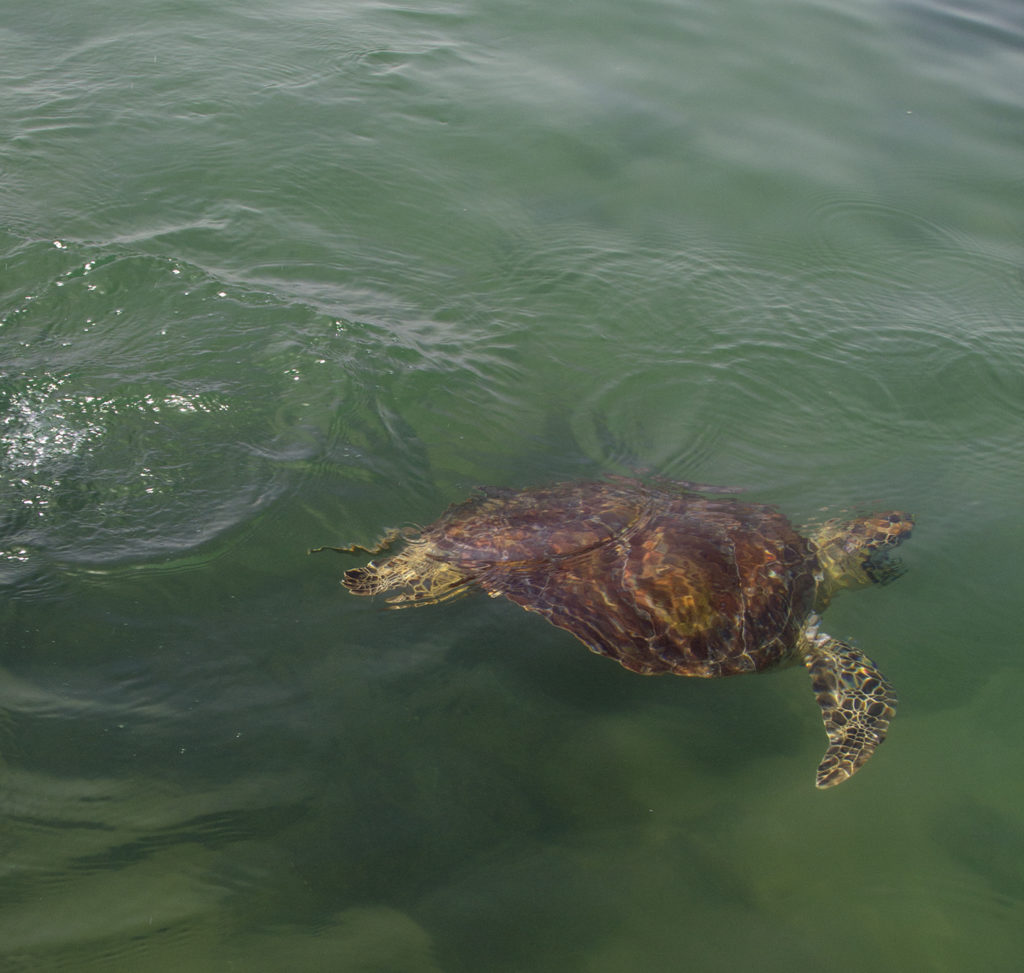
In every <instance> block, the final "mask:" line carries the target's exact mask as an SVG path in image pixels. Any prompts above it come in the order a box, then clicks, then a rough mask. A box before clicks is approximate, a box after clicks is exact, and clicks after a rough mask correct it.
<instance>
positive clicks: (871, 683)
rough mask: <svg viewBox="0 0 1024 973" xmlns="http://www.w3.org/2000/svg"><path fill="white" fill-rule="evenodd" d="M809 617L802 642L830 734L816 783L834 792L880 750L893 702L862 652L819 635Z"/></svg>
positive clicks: (888, 689) (889, 690) (887, 687)
mask: <svg viewBox="0 0 1024 973" xmlns="http://www.w3.org/2000/svg"><path fill="white" fill-rule="evenodd" d="M817 622H818V619H817V617H816V616H812V617H811V618H810V620H809V622H808V624H807V626H806V627H805V629H804V631H803V633H802V637H801V643H800V649H801V651H802V653H803V661H804V665H805V666H806V667H807V671H808V672H809V673H810V675H811V683H812V685H813V687H814V696H815V698H816V699H817V700H818V705H819V706H820V707H821V716H822V719H823V720H824V722H825V732H826V733H827V734H828V740H829V748H828V750H826V751H825V756H824V757H822V760H821V763H820V764H819V765H818V774H817V779H816V781H815V783H816V785H817V786H818V787H819V788H825V787H834V786H835V785H836V784H841V783H842V782H843V781H844V780H847V779H848V778H849V777H852V776H853V775H854V774H855V773H856V772H857V771H858V770H859V769H860V768H861V767H862V766H863V765H864V763H865V762H866V761H867V760H868V758H869V757H870V756H871V755H872V754H873V753H874V752H875V750H877V749H878V746H879V745H880V744H881V742H882V741H883V740H884V739H885V735H886V733H887V732H888V729H889V721H890V720H891V719H892V718H893V716H894V715H895V713H896V705H897V702H898V700H897V698H896V694H895V692H893V688H892V686H890V685H889V683H888V682H887V681H886V679H885V676H883V675H882V673H881V672H879V671H878V667H877V666H876V665H875V664H874V662H872V661H871V660H870V659H869V658H868V657H867V656H866V655H864V653H863V652H861V651H859V650H858V649H855V648H854V647H853V646H852V645H848V644H847V643H846V642H841V641H839V639H834V638H832V637H831V636H830V635H825V634H823V633H820V632H819V631H818V626H817Z"/></svg>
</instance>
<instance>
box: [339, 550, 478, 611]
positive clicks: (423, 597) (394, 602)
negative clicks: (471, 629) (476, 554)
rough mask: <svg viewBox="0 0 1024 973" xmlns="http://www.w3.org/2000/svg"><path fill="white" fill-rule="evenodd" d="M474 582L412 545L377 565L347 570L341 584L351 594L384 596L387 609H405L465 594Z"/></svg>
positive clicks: (469, 577) (459, 571)
mask: <svg viewBox="0 0 1024 973" xmlns="http://www.w3.org/2000/svg"><path fill="white" fill-rule="evenodd" d="M474 580H475V579H474V576H473V575H472V573H470V572H468V571H465V570H462V569H460V568H459V567H458V566H457V565H454V564H447V563H445V562H444V561H437V560H434V559H433V558H431V557H430V556H429V555H428V554H427V553H426V552H425V550H424V548H423V547H422V546H421V545H418V544H415V543H413V544H412V545H410V546H409V547H407V548H406V549H405V550H404V551H402V552H401V553H400V554H396V555H395V556H394V557H392V558H388V560H386V561H382V562H381V563H380V564H378V563H376V562H375V561H371V562H370V563H369V564H367V565H365V566H364V567H361V568H349V570H348V571H346V572H345V574H344V575H343V577H342V579H341V583H342V584H343V585H344V586H345V587H346V588H347V589H348V590H349V591H351V592H352V594H354V595H379V594H388V595H389V597H388V599H387V602H388V607H389V608H408V607H410V606H412V605H435V604H437V603H438V602H441V601H448V599H450V598H456V597H458V596H459V595H462V594H465V592H466V591H467V590H468V589H469V586H470V585H471V584H472V583H473V581H474Z"/></svg>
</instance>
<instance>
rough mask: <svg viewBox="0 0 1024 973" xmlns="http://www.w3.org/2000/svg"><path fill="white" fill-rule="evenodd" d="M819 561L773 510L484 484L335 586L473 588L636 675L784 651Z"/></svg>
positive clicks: (429, 593) (749, 662) (725, 666)
mask: <svg viewBox="0 0 1024 973" xmlns="http://www.w3.org/2000/svg"><path fill="white" fill-rule="evenodd" d="M817 567H818V564H817V560H816V558H815V556H814V554H813V551H812V549H811V545H810V544H809V543H808V541H806V540H805V539H804V538H803V537H801V536H800V535H799V534H797V532H796V531H795V530H794V529H793V527H792V526H791V525H790V523H789V521H788V520H787V519H786V518H785V517H784V516H783V515H782V514H780V513H779V512H778V511H776V510H774V509H773V508H772V507H768V506H764V505H761V504H753V503H743V502H740V501H738V500H734V499H728V498H718V497H715V498H709V497H705V496H702V495H700V494H697V493H692V492H690V491H688V490H686V489H684V488H677V487H672V486H650V485H647V484H642V483H639V482H635V481H626V480H618V481H599V482H587V483H565V484H557V485H555V486H552V487H547V488H542V489H535V490H523V491H513V490H487V491H485V492H484V493H482V494H481V495H480V496H476V497H473V498H471V499H469V500H467V501H465V502H464V503H461V504H458V505H456V506H454V507H452V508H451V509H450V510H449V511H448V512H447V513H446V514H445V515H444V516H442V517H441V518H440V519H439V520H438V521H436V522H435V523H434V524H432V525H431V526H429V527H428V528H426V529H425V530H424V531H423V532H422V534H421V535H420V536H419V537H418V538H417V539H415V540H413V541H412V542H411V543H410V545H409V547H408V548H407V549H406V551H404V552H402V553H401V554H399V555H397V556H396V557H395V558H392V559H390V560H388V561H385V562H383V563H381V564H380V565H379V566H378V565H375V564H374V565H370V566H368V567H367V568H364V569H355V570H354V571H352V572H350V573H349V575H347V576H346V580H345V584H346V586H347V587H349V588H350V589H351V590H353V591H355V592H356V593H371V591H372V590H379V591H383V590H387V589H390V590H392V591H395V590H397V591H398V592H399V595H398V597H397V598H393V599H392V600H393V601H396V602H398V603H400V604H401V603H410V602H414V601H417V600H421V601H435V600H440V599H441V598H444V597H447V594H446V593H445V591H443V590H441V589H442V587H446V588H447V589H448V590H455V589H457V588H461V587H463V586H466V585H470V584H476V585H479V586H480V587H481V588H483V589H484V590H485V591H487V592H488V593H489V594H491V595H493V596H498V595H504V596H505V597H506V598H508V599H510V600H511V601H514V602H515V603H516V604H518V605H521V606H522V607H523V608H525V609H527V610H528V611H532V612H537V613H539V614H541V615H544V616H545V617H546V618H548V619H549V620H550V621H551V622H552V623H553V624H555V625H557V626H558V627H559V628H563V629H565V630H566V631H568V632H571V633H572V634H573V635H575V636H576V637H577V638H578V639H579V640H580V641H582V642H583V643H584V644H585V645H586V646H587V647H588V648H590V649H591V650H592V651H594V652H597V653H599V654H601V655H605V656H609V657H611V658H614V659H616V660H617V661H618V662H619V663H621V664H622V665H623V666H625V667H626V668H627V669H631V670H633V671H634V672H640V673H650V674H654V673H662V672H672V673H676V674H677V675H688V676H726V675H733V674H736V673H741V672H754V671H758V670H761V669H765V668H767V667H769V666H773V665H776V664H778V663H780V662H782V661H788V660H789V659H790V658H791V657H792V655H793V652H794V647H795V646H796V643H797V637H798V634H799V632H800V628H801V626H802V624H803V622H804V621H805V620H806V618H807V616H808V614H809V613H810V611H811V609H812V607H813V602H814V592H815V578H814V574H815V571H816V570H817ZM407 579H408V580H407ZM424 581H426V586H425V587H424V584H423V582H424ZM417 585H418V586H419V587H418V591H417V590H416V588H417ZM403 591H404V592H405V593H404V594H403V593H402V592H403Z"/></svg>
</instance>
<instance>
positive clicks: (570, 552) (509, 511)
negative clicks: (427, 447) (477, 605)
mask: <svg viewBox="0 0 1024 973" xmlns="http://www.w3.org/2000/svg"><path fill="white" fill-rule="evenodd" d="M646 507H647V497H646V496H645V495H643V494H639V493H638V492H637V491H636V490H635V489H625V488H622V487H620V488H616V487H615V486H613V485H610V484H608V483H572V484H561V485H559V486H556V487H549V488H547V489H540V490H528V491H518V490H503V489H497V488H493V487H490V488H487V489H486V490H485V491H482V492H481V495H479V496H475V497H471V498H470V499H469V500H466V501H464V502H463V503H460V504H456V505H455V506H453V507H451V508H450V509H449V510H448V512H447V513H445V515H444V516H443V517H441V519H440V520H439V521H437V522H436V523H435V524H434V525H433V526H431V527H430V528H429V529H428V530H427V531H426V532H425V533H424V534H423V540H425V541H427V542H428V543H429V544H430V546H431V549H432V556H433V557H435V558H437V559H439V560H446V561H450V562H454V563H458V564H481V563H515V562H527V561H538V560H553V559H558V558H560V557H566V556H576V555H578V554H580V553H581V552H582V551H587V550H591V549H593V548H596V547H599V546H601V545H602V544H606V543H608V542H609V541H612V540H614V539H615V538H617V537H619V536H621V535H622V534H623V533H625V532H626V531H628V530H629V529H630V528H631V527H633V526H634V525H635V524H636V523H637V522H638V521H639V519H640V518H641V517H642V516H643V515H644V513H645V511H646Z"/></svg>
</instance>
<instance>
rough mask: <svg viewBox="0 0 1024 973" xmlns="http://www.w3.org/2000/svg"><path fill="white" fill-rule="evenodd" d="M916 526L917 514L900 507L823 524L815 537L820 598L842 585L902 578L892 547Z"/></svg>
mask: <svg viewBox="0 0 1024 973" xmlns="http://www.w3.org/2000/svg"><path fill="white" fill-rule="evenodd" d="M913 527H914V518H913V517H912V516H911V515H910V514H907V513H902V512H900V511H898V510H891V511H888V512H886V513H877V514H871V515H870V516H868V517H857V518H855V519H854V520H830V521H828V522H826V523H824V524H822V526H821V527H820V528H819V529H818V530H817V531H816V532H815V533H814V535H813V536H812V538H811V540H812V541H813V542H814V545H815V548H816V549H817V556H818V563H819V564H820V565H821V571H822V579H821V585H822V587H821V589H819V590H820V592H821V594H820V600H821V601H823V602H827V601H828V599H829V598H830V597H831V595H832V593H833V592H835V591H836V590H838V589H839V588H858V587H862V586H864V585H869V584H887V583H888V582H890V581H892V580H893V579H895V578H898V577H899V576H900V574H902V573H903V572H902V569H901V567H900V564H899V562H898V561H897V560H896V558H894V557H893V556H892V551H893V548H895V547H896V545H897V544H899V543H900V542H901V541H903V540H905V539H906V538H907V537H909V536H910V532H911V530H912V529H913Z"/></svg>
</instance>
